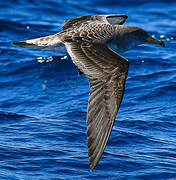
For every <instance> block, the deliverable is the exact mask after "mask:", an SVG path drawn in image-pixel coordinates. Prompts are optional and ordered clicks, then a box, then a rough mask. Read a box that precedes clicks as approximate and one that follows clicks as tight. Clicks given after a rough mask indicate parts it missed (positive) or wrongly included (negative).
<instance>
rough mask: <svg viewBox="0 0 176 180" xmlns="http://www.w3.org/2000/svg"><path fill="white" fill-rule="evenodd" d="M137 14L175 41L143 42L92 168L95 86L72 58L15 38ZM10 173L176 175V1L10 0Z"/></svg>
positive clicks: (5, 106)
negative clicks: (89, 133)
mask: <svg viewBox="0 0 176 180" xmlns="http://www.w3.org/2000/svg"><path fill="white" fill-rule="evenodd" d="M90 14H127V15H128V16H129V18H128V20H127V22H126V24H128V25H136V26H139V27H142V28H144V29H146V30H147V31H148V32H149V34H151V35H152V36H153V37H155V38H157V39H160V40H162V41H164V42H165V45H166V47H165V48H162V47H160V46H157V45H150V44H148V45H142V46H139V47H137V48H135V49H134V50H130V51H128V52H125V53H123V54H121V55H123V56H124V57H126V58H128V59H129V60H130V68H129V74H128V78H127V82H126V89H125V95H124V98H123V101H122V104H121V108H120V110H119V112H118V116H117V118H116V122H115V124H114V127H113V130H112V133H111V137H110V139H109V142H108V145H107V147H106V149H105V152H104V154H103V156H102V158H101V160H100V162H99V164H98V166H97V167H96V169H95V170H94V171H90V170H89V165H88V155H87V147H86V108H87V101H88V93H89V86H88V81H87V79H86V77H85V76H84V75H82V76H78V73H77V68H76V67H75V65H74V64H73V63H72V61H71V59H70V57H69V56H67V54H64V53H58V52H49V51H39V50H33V49H26V48H21V47H17V46H14V45H12V44H11V41H17V40H24V39H30V38H36V37H40V36H45V35H49V34H54V33H57V32H59V31H60V30H61V28H62V25H63V24H64V21H65V20H66V19H69V18H71V17H75V16H81V15H90ZM0 179H1V180H6V179H7V180H30V179H34V180H40V179H41V180H45V179H46V180H48V179H69V180H70V179H84V180H86V179H101V180H102V179H106V180H108V179H110V180H126V179H127V180H131V179H132V180H135V179H147V180H152V179H163V180H164V179H167V180H175V179H176V1H171V0H160V1H159V0H156V1H148V0H138V1H133V0H131V1H130V0H127V1H122V0H85V1H78V0H38V1H35V0H0Z"/></svg>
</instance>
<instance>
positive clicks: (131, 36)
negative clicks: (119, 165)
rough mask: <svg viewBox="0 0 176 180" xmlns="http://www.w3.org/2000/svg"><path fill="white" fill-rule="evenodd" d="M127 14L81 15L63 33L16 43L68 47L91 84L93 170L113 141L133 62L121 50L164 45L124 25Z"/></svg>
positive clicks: (89, 141) (89, 132) (89, 139)
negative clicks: (112, 133) (146, 45)
mask: <svg viewBox="0 0 176 180" xmlns="http://www.w3.org/2000/svg"><path fill="white" fill-rule="evenodd" d="M126 19H127V16H126V15H93V16H81V17H76V18H72V19H70V20H67V21H66V22H65V24H64V26H63V28H62V32H59V33H57V34H55V35H50V36H46V37H41V38H37V39H32V40H27V41H18V42H14V43H13V44H15V45H20V46H24V47H25V46H30V47H31V46H34V47H35V46H37V47H40V48H44V47H51V46H60V45H63V46H65V47H66V50H67V51H68V53H69V55H70V56H71V58H72V60H73V62H74V63H75V64H76V66H77V67H78V69H79V73H80V74H81V73H84V74H85V75H86V76H87V78H88V81H89V86H90V93H89V101H88V107H87V147H88V155H89V164H90V168H91V170H93V169H94V168H95V166H96V165H97V163H98V161H99V159H100V157H101V155H102V153H103V152H104V149H105V147H106V144H107V141H108V139H109V136H110V133H111V130H112V127H113V124H114V120H115V118H116V115H117V112H118V109H119V107H120V104H121V101H122V98H123V94H124V86H125V81H126V77H127V73H128V66H129V62H128V60H127V59H125V58H123V57H121V56H120V55H119V54H117V53H116V52H114V51H113V50H112V49H111V48H109V47H108V46H110V47H111V46H113V47H115V48H116V49H117V50H118V51H121V50H122V51H124V50H128V49H130V48H133V47H134V46H136V45H139V44H143V43H154V44H159V45H162V46H164V43H163V42H161V41H157V40H155V39H153V38H151V37H150V36H149V35H148V34H147V33H146V32H145V31H144V30H143V29H141V28H138V27H136V26H125V25H122V24H123V23H124V22H125V20H126Z"/></svg>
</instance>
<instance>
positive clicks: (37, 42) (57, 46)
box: [12, 33, 65, 52]
mask: <svg viewBox="0 0 176 180" xmlns="http://www.w3.org/2000/svg"><path fill="white" fill-rule="evenodd" d="M12 44H13V45H18V46H22V47H32V48H37V49H44V50H54V51H61V52H63V51H64V52H65V46H64V44H63V43H62V41H61V40H60V36H59V33H57V34H54V35H49V36H44V37H40V38H36V39H30V40H24V41H14V42H12Z"/></svg>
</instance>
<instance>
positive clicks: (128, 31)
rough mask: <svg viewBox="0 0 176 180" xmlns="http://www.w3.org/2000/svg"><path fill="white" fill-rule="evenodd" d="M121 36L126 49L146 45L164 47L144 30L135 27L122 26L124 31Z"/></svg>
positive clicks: (162, 43) (161, 42)
mask: <svg viewBox="0 0 176 180" xmlns="http://www.w3.org/2000/svg"><path fill="white" fill-rule="evenodd" d="M121 35H122V36H121V37H122V38H123V40H124V43H125V44H126V45H127V46H128V47H127V49H131V48H133V47H134V46H137V45H140V44H146V43H151V44H158V45H160V46H162V47H165V44H164V42H163V41H160V40H156V39H154V38H152V37H151V36H150V35H149V34H148V33H147V32H146V31H145V30H144V29H142V28H139V27H136V26H124V31H123V33H122V34H121Z"/></svg>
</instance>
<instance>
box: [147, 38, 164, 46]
mask: <svg viewBox="0 0 176 180" xmlns="http://www.w3.org/2000/svg"><path fill="white" fill-rule="evenodd" d="M146 40H147V42H148V43H152V44H158V45H160V46H162V47H165V44H164V42H163V41H159V40H156V39H154V38H152V37H148V38H147V39H146Z"/></svg>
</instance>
